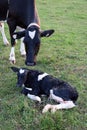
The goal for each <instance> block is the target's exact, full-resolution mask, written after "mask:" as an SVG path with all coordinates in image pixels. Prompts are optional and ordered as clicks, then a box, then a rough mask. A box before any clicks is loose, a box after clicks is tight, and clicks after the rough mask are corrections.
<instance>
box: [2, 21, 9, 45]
mask: <svg viewBox="0 0 87 130" xmlns="http://www.w3.org/2000/svg"><path fill="white" fill-rule="evenodd" d="M0 31H1V34H2V38H3V42H4V45H9V42H8V40H7V38H6V35H5V31H4V23H0Z"/></svg>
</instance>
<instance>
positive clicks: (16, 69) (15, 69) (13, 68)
mask: <svg viewBox="0 0 87 130" xmlns="http://www.w3.org/2000/svg"><path fill="white" fill-rule="evenodd" d="M11 69H12V70H13V72H16V73H17V72H18V71H19V68H17V67H11Z"/></svg>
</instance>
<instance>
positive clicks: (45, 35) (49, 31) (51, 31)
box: [41, 29, 54, 37]
mask: <svg viewBox="0 0 87 130" xmlns="http://www.w3.org/2000/svg"><path fill="white" fill-rule="evenodd" d="M53 33H54V30H53V29H51V30H45V31H41V37H49V36H51V35H52V34H53Z"/></svg>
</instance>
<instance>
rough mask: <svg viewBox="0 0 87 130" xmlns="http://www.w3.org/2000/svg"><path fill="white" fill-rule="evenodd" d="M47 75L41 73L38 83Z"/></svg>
mask: <svg viewBox="0 0 87 130" xmlns="http://www.w3.org/2000/svg"><path fill="white" fill-rule="evenodd" d="M47 75H48V74H47V73H43V74H40V75H38V81H40V80H42V79H43V78H44V77H46V76H47Z"/></svg>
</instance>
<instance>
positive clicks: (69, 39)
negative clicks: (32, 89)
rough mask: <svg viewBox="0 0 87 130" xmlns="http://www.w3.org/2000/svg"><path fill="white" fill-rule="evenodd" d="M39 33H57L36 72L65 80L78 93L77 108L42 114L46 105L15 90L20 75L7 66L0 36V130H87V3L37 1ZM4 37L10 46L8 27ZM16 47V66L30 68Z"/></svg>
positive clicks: (47, 42) (47, 40)
mask: <svg viewBox="0 0 87 130" xmlns="http://www.w3.org/2000/svg"><path fill="white" fill-rule="evenodd" d="M36 2H37V7H38V12H39V16H40V20H41V28H42V29H43V30H44V29H55V33H54V34H53V36H52V37H50V38H43V39H42V44H41V49H40V52H39V54H38V57H37V65H36V66H35V67H28V68H30V69H38V70H41V71H45V72H47V73H49V74H52V75H54V76H55V77H58V78H60V79H62V80H65V81H67V82H69V83H70V84H72V85H73V86H75V87H76V88H77V90H78V92H79V98H78V101H77V107H76V108H73V109H70V110H60V111H57V112H56V113H55V114H51V113H50V112H48V113H46V114H42V113H41V111H42V108H43V107H44V105H45V104H46V103H47V102H48V101H46V100H47V99H46V98H45V99H43V103H42V104H38V103H36V102H34V101H31V100H30V99H28V98H27V97H25V96H23V95H21V94H20V91H21V88H16V75H15V74H14V73H13V72H12V71H11V69H10V67H11V66H12V65H11V64H10V63H9V60H8V58H9V53H10V46H9V47H5V46H4V45H3V41H2V37H1V34H0V130H87V0H72V1H71V0H42V1H41V0H36ZM5 31H6V35H7V37H8V39H9V41H10V38H9V33H8V27H7V25H5ZM19 46H20V44H19V43H18V44H17V45H16V60H17V61H16V65H14V66H18V67H20V66H21V67H26V66H25V64H24V60H25V59H24V58H23V57H21V56H20V52H19Z"/></svg>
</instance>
